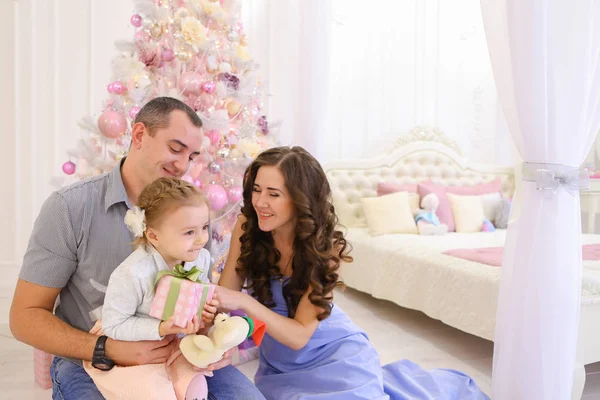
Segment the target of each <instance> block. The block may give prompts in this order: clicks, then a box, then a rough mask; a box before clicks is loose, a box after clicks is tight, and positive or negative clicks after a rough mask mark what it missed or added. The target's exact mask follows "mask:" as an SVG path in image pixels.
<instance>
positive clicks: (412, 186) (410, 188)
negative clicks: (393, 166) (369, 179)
mask: <svg viewBox="0 0 600 400" xmlns="http://www.w3.org/2000/svg"><path fill="white" fill-rule="evenodd" d="M396 192H409V193H417V184H416V183H408V184H405V185H403V184H400V183H391V182H380V183H378V184H377V196H383V195H386V194H390V193H396Z"/></svg>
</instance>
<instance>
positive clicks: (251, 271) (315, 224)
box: [236, 146, 352, 321]
mask: <svg viewBox="0 0 600 400" xmlns="http://www.w3.org/2000/svg"><path fill="white" fill-rule="evenodd" d="M263 166H276V167H278V168H279V170H280V171H281V172H282V174H283V176H284V178H285V182H286V187H287V190H288V192H289V193H290V196H291V198H292V201H293V203H294V208H295V215H296V220H297V223H296V228H295V230H296V232H295V235H296V237H295V239H294V249H293V250H294V253H293V254H294V256H293V260H292V271H293V272H292V277H291V279H289V280H288V281H287V283H286V284H285V285H284V288H283V296H284V298H285V301H286V303H287V306H288V310H289V311H288V315H289V317H290V318H293V317H294V315H295V314H296V309H297V308H298V304H299V303H300V299H301V298H302V296H303V295H304V294H305V293H306V292H307V291H308V290H309V288H310V289H312V292H311V293H310V295H309V299H310V302H311V303H312V304H314V305H315V306H317V307H320V308H321V309H323V312H322V313H320V314H319V315H318V319H319V321H321V320H323V319H325V318H327V317H328V316H329V315H330V314H331V307H332V300H333V297H332V292H333V289H334V288H335V286H336V285H337V284H338V269H339V267H340V261H345V262H351V261H352V257H350V256H349V255H348V253H349V252H350V250H351V246H350V244H349V243H348V242H346V239H345V238H344V234H343V233H342V232H341V231H340V230H337V227H338V218H337V216H336V214H335V210H334V207H333V203H332V200H331V188H330V186H329V182H328V181H327V177H326V176H325V172H324V171H323V169H322V168H321V165H320V164H319V162H318V161H317V160H316V159H315V158H314V157H313V156H312V155H311V154H310V153H308V152H307V151H306V150H304V149H303V148H302V147H298V146H296V147H292V148H290V147H276V148H272V149H269V150H266V151H264V152H263V153H261V154H260V155H259V156H258V157H257V158H256V159H255V160H254V161H253V162H252V163H251V164H250V165H249V166H248V168H247V169H246V172H245V173H244V206H243V207H242V214H243V215H244V216H245V217H246V221H245V222H244V223H243V224H242V230H243V233H242V235H241V237H240V242H241V255H240V257H239V258H238V261H237V268H236V271H237V272H238V273H239V274H240V275H242V276H245V277H246V278H247V282H248V286H247V288H248V289H250V290H251V292H252V293H253V295H254V297H256V299H257V300H258V301H259V302H261V303H262V304H264V305H266V306H267V307H273V306H274V303H273V293H272V292H271V279H272V278H280V277H281V272H280V271H279V268H278V267H277V264H278V263H279V261H280V259H281V253H280V252H279V250H277V249H276V248H275V246H274V243H273V236H272V235H271V233H270V232H263V231H261V230H260V228H259V227H258V217H257V215H256V210H255V209H254V207H253V206H252V192H253V188H254V181H255V179H256V175H257V173H258V170H259V168H261V167H263Z"/></svg>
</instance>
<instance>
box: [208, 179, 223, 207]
mask: <svg viewBox="0 0 600 400" xmlns="http://www.w3.org/2000/svg"><path fill="white" fill-rule="evenodd" d="M206 199H207V200H208V204H209V205H210V208H211V210H213V211H219V210H220V209H222V208H223V207H225V204H227V192H225V189H223V186H220V185H215V184H210V185H208V187H207V189H206Z"/></svg>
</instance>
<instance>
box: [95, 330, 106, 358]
mask: <svg viewBox="0 0 600 400" xmlns="http://www.w3.org/2000/svg"><path fill="white" fill-rule="evenodd" d="M106 339H108V337H107V336H106V335H102V336H100V337H99V338H98V340H97V341H96V347H94V358H95V357H103V358H104V357H106Z"/></svg>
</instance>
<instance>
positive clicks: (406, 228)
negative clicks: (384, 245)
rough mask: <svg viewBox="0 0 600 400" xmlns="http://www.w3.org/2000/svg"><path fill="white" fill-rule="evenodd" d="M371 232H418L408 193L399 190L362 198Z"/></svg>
mask: <svg viewBox="0 0 600 400" xmlns="http://www.w3.org/2000/svg"><path fill="white" fill-rule="evenodd" d="M361 203H362V209H363V213H364V214H365V218H366V220H367V226H368V227H369V233H370V234H371V235H373V236H378V235H383V234H386V233H417V232H418V231H417V225H416V223H415V219H414V217H413V214H412V212H411V210H410V205H409V201H408V193H406V192H398V193H392V194H388V195H385V196H380V197H367V198H363V199H361Z"/></svg>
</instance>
